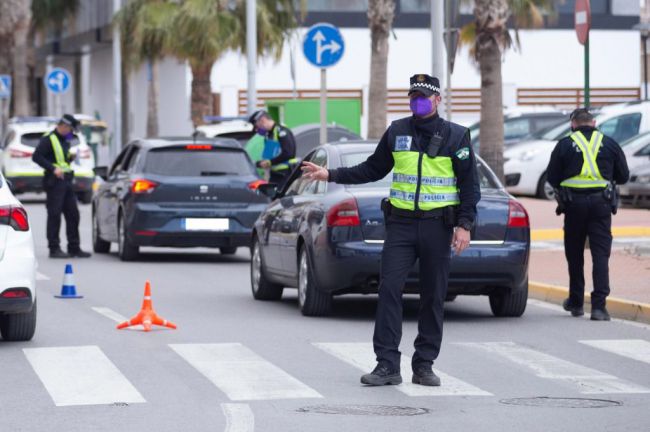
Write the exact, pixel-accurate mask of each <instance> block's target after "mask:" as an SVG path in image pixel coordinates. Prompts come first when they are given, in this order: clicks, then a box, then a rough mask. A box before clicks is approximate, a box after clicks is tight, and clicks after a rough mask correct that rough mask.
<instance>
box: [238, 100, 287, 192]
mask: <svg viewBox="0 0 650 432" xmlns="http://www.w3.org/2000/svg"><path fill="white" fill-rule="evenodd" d="M248 120H249V122H250V123H252V124H253V127H254V128H255V130H256V131H257V133H258V134H260V135H262V136H263V137H264V150H263V153H262V160H261V161H258V162H257V163H256V165H257V167H258V168H264V169H270V170H271V178H270V181H271V182H272V183H277V184H278V185H281V183H283V182H284V180H285V178H286V177H287V176H288V175H289V173H290V172H291V168H293V166H295V164H297V163H298V160H297V159H296V139H295V138H294V136H293V133H292V132H291V129H289V128H288V127H286V126H283V125H281V124H279V123H277V122H276V121H275V120H273V119H272V118H271V116H270V115H269V113H267V112H266V111H264V110H258V111H255V112H254V113H253V114H252V115H251V116H250V118H249V119H248Z"/></svg>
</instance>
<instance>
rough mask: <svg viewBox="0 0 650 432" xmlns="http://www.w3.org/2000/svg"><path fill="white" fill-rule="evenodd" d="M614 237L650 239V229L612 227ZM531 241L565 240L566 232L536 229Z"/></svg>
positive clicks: (560, 229) (531, 232) (533, 231)
mask: <svg viewBox="0 0 650 432" xmlns="http://www.w3.org/2000/svg"><path fill="white" fill-rule="evenodd" d="M612 236H614V237H650V227H634V226H625V227H612ZM530 239H531V240H532V241H537V240H563V239H564V230H563V229H562V228H553V229H534V230H531V231H530Z"/></svg>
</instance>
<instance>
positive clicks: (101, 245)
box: [92, 212, 111, 253]
mask: <svg viewBox="0 0 650 432" xmlns="http://www.w3.org/2000/svg"><path fill="white" fill-rule="evenodd" d="M92 221H93V224H92V227H93V251H94V252H96V253H109V252H110V251H111V242H107V241H106V240H104V239H102V238H101V237H100V234H99V221H98V220H97V215H95V212H93V219H92Z"/></svg>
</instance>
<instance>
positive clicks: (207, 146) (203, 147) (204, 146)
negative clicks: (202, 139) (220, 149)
mask: <svg viewBox="0 0 650 432" xmlns="http://www.w3.org/2000/svg"><path fill="white" fill-rule="evenodd" d="M185 150H212V146H211V145H210V144H188V145H186V146H185Z"/></svg>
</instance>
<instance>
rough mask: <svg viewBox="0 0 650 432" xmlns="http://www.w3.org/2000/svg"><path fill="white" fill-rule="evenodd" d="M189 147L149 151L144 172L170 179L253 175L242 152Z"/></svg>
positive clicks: (253, 170)
mask: <svg viewBox="0 0 650 432" xmlns="http://www.w3.org/2000/svg"><path fill="white" fill-rule="evenodd" d="M188 147H192V146H183V147H171V148H164V149H155V150H151V151H150V152H149V153H148V154H147V156H146V158H145V164H144V172H146V173H151V174H157V175H165V176H173V177H200V176H219V175H230V174H245V175H248V174H254V173H255V168H254V167H253V165H252V163H251V162H250V160H249V159H248V158H247V157H246V153H244V152H243V151H241V150H234V149H222V148H216V147H212V146H208V147H209V150H204V149H189V148H188ZM200 147H201V146H197V148H200Z"/></svg>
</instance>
